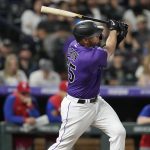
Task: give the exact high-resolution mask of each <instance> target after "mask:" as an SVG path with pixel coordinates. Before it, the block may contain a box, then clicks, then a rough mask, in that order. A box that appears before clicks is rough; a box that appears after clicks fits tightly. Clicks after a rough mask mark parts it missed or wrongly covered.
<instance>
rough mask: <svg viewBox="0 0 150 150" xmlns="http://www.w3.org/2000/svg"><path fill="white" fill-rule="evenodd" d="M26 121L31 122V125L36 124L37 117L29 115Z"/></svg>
mask: <svg viewBox="0 0 150 150" xmlns="http://www.w3.org/2000/svg"><path fill="white" fill-rule="evenodd" d="M25 123H27V124H29V125H34V124H35V123H36V121H35V118H33V117H29V118H26V119H25Z"/></svg>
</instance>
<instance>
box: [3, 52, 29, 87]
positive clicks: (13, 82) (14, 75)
mask: <svg viewBox="0 0 150 150" xmlns="http://www.w3.org/2000/svg"><path fill="white" fill-rule="evenodd" d="M0 80H1V84H3V85H8V86H17V85H18V83H19V82H20V81H27V77H26V75H25V73H24V72H23V71H22V70H20V69H19V66H18V59H17V57H16V55H14V54H10V55H8V56H7V57H6V61H5V68H4V70H2V71H0Z"/></svg>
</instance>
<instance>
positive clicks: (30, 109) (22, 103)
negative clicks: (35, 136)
mask: <svg viewBox="0 0 150 150" xmlns="http://www.w3.org/2000/svg"><path fill="white" fill-rule="evenodd" d="M39 115H40V113H39V110H38V106H37V101H36V99H35V98H34V97H32V96H31V95H30V87H29V84H28V83H27V82H20V83H19V84H18V86H17V89H16V91H15V92H14V93H12V94H10V95H9V96H8V97H7V99H6V101H5V104H4V118H5V121H6V122H8V123H13V124H16V125H23V124H24V123H26V124H28V125H34V124H35V123H36V121H35V118H37V117H39ZM14 143H15V149H21V148H22V149H24V150H27V149H31V146H32V143H33V140H32V138H30V137H28V138H25V137H15V138H14Z"/></svg>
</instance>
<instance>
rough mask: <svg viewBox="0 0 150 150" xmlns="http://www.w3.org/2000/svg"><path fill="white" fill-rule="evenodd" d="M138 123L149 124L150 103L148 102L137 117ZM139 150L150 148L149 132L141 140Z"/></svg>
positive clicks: (149, 149) (148, 149)
mask: <svg viewBox="0 0 150 150" xmlns="http://www.w3.org/2000/svg"><path fill="white" fill-rule="evenodd" d="M137 123H138V124H149V123H150V104H147V105H146V106H144V108H143V109H142V110H141V112H140V114H139V116H138V118H137ZM139 150H150V135H149V134H144V135H142V137H141V140H140V148H139Z"/></svg>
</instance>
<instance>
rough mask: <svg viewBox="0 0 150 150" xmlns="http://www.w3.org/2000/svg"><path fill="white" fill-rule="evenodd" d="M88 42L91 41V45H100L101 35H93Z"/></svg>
mask: <svg viewBox="0 0 150 150" xmlns="http://www.w3.org/2000/svg"><path fill="white" fill-rule="evenodd" d="M88 42H89V46H90V47H93V46H99V45H100V42H101V40H100V36H99V35H97V36H94V37H91V38H89V39H88Z"/></svg>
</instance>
